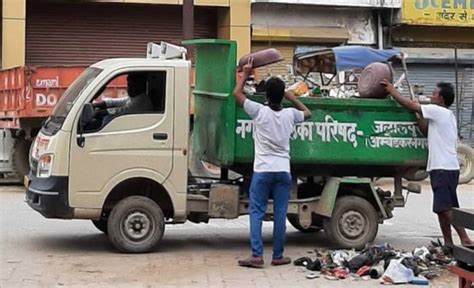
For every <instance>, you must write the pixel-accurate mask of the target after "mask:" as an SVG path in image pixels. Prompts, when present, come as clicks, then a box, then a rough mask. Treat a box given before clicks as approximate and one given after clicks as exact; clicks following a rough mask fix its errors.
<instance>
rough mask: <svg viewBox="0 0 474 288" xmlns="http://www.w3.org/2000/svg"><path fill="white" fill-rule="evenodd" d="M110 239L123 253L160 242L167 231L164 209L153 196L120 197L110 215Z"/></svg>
mask: <svg viewBox="0 0 474 288" xmlns="http://www.w3.org/2000/svg"><path fill="white" fill-rule="evenodd" d="M107 228H108V229H107V230H108V233H109V234H108V235H109V240H110V242H111V243H112V245H113V246H114V247H115V248H117V250H119V251H120V252H123V253H144V252H149V251H150V250H152V249H153V248H154V247H155V246H156V245H157V244H158V242H160V240H161V238H162V237H163V233H164V231H165V218H164V216H163V212H162V210H161V208H160V206H158V204H156V203H155V202H154V201H153V200H151V199H150V198H147V197H144V196H130V197H127V198H125V199H123V200H122V201H120V202H119V203H118V204H117V205H116V206H115V207H114V208H113V209H112V212H111V213H110V215H109V219H108V225H107Z"/></svg>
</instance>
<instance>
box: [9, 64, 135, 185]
mask: <svg viewBox="0 0 474 288" xmlns="http://www.w3.org/2000/svg"><path fill="white" fill-rule="evenodd" d="M85 68H86V66H47V67H29V66H23V67H16V68H11V69H7V70H2V71H0V129H4V132H7V133H4V141H2V146H3V147H2V148H3V149H2V150H3V154H7V153H8V152H9V155H2V156H3V157H2V160H3V163H2V164H3V165H2V169H1V170H2V171H0V172H2V173H3V174H4V176H5V175H6V174H13V176H14V177H15V178H16V179H18V180H20V181H23V176H24V175H26V174H27V173H28V170H29V163H28V152H29V150H30V146H31V143H32V139H33V138H34V137H35V136H36V134H37V133H38V131H39V130H40V128H41V125H42V123H43V121H44V120H45V119H46V118H47V117H48V116H49V114H50V113H51V112H52V110H53V108H54V106H55V105H56V103H57V102H58V100H59V98H60V97H61V96H62V95H63V93H64V91H65V90H66V89H67V88H68V87H69V85H71V84H72V82H73V81H74V80H75V79H76V77H77V76H79V74H81V72H82V71H83V70H84V69H85ZM114 82H115V83H109V84H108V85H107V90H106V91H105V92H104V94H103V95H107V97H117V96H118V95H119V94H121V93H123V92H124V91H123V90H124V89H126V86H127V85H126V79H125V78H124V77H121V78H119V79H118V80H116V81H114ZM120 90H122V91H120ZM8 132H10V133H9V134H10V135H5V134H8ZM10 137H11V139H12V142H13V143H6V142H8V140H7V141H5V139H10ZM10 147H11V148H10Z"/></svg>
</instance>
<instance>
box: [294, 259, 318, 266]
mask: <svg viewBox="0 0 474 288" xmlns="http://www.w3.org/2000/svg"><path fill="white" fill-rule="evenodd" d="M312 263H313V260H311V258H309V257H301V258H298V259H296V260H295V261H293V265H295V266H304V267H307V266H308V265H309V264H312Z"/></svg>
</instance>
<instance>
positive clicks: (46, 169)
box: [36, 154, 54, 178]
mask: <svg viewBox="0 0 474 288" xmlns="http://www.w3.org/2000/svg"><path fill="white" fill-rule="evenodd" d="M53 159H54V155H53V154H43V155H41V157H40V158H39V160H38V170H37V171H36V177H38V178H48V177H49V176H51V169H52V168H53Z"/></svg>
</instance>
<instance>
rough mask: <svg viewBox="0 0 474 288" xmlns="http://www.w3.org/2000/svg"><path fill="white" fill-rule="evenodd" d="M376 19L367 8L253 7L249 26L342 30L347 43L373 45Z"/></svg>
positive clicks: (260, 5) (271, 5)
mask: <svg viewBox="0 0 474 288" xmlns="http://www.w3.org/2000/svg"><path fill="white" fill-rule="evenodd" d="M376 22H377V21H376V19H375V18H373V16H372V12H371V10H370V9H364V8H360V9H348V8H337V7H336V8H335V7H333V8H330V7H321V6H309V5H308V6H304V5H285V4H253V6H252V25H257V26H263V27H282V26H284V27H343V28H345V29H347V30H348V31H349V34H350V36H349V41H348V43H350V44H364V45H371V44H375V43H376V39H377V38H376V31H377V30H376Z"/></svg>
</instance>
